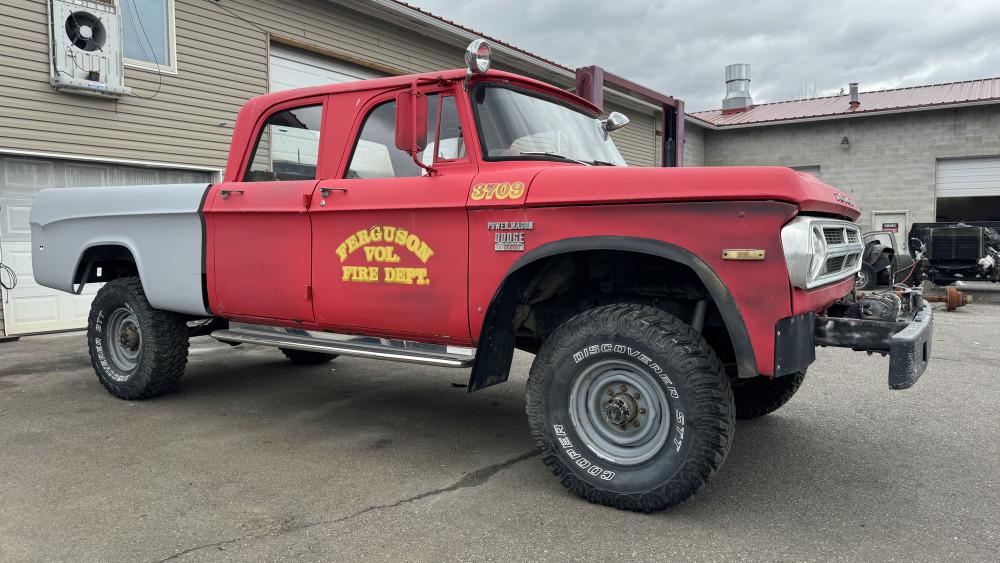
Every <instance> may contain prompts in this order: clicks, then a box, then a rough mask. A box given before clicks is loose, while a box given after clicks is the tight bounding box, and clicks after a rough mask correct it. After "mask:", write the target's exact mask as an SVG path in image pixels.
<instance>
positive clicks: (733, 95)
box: [722, 64, 753, 113]
mask: <svg viewBox="0 0 1000 563" xmlns="http://www.w3.org/2000/svg"><path fill="white" fill-rule="evenodd" d="M752 107H753V98H751V97H750V65H748V64H735V65H727V66H726V97H725V98H723V99H722V113H736V112H740V111H746V110H748V109H750V108H752Z"/></svg>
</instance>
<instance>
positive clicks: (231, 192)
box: [219, 190, 243, 199]
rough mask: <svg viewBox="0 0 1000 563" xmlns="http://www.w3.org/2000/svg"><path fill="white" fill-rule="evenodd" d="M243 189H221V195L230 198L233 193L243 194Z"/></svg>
mask: <svg viewBox="0 0 1000 563" xmlns="http://www.w3.org/2000/svg"><path fill="white" fill-rule="evenodd" d="M242 193H243V190H219V197H221V198H222V199H229V196H230V195H231V194H242Z"/></svg>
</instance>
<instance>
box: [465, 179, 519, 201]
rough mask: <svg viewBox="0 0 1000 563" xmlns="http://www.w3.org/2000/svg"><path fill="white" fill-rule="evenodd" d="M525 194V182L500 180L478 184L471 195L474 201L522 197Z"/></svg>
mask: <svg viewBox="0 0 1000 563" xmlns="http://www.w3.org/2000/svg"><path fill="white" fill-rule="evenodd" d="M523 195H524V182H499V183H488V184H476V185H475V186H473V187H472V193H471V194H470V195H469V197H470V198H472V200H473V201H482V200H490V199H495V200H501V199H521V196H523Z"/></svg>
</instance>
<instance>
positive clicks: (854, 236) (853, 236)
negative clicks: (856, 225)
mask: <svg viewBox="0 0 1000 563" xmlns="http://www.w3.org/2000/svg"><path fill="white" fill-rule="evenodd" d="M847 242H849V243H851V244H854V243H856V242H858V232H857V231H847Z"/></svg>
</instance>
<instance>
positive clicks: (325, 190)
mask: <svg viewBox="0 0 1000 563" xmlns="http://www.w3.org/2000/svg"><path fill="white" fill-rule="evenodd" d="M332 192H344V193H345V194H346V193H347V188H320V189H319V195H320V197H322V198H323V199H326V198H328V197H330V194H331V193H332Z"/></svg>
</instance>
